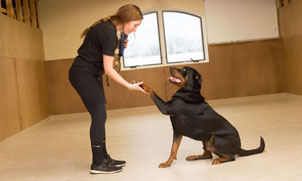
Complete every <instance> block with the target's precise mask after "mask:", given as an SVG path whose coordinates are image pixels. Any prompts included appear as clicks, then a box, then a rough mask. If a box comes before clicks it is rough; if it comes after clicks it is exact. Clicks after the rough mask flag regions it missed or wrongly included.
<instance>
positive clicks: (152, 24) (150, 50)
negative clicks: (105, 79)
mask: <svg viewBox="0 0 302 181" xmlns="http://www.w3.org/2000/svg"><path fill="white" fill-rule="evenodd" d="M128 39H129V41H128V42H129V43H128V45H127V48H126V49H125V52H124V67H133V66H142V65H155V64H161V58H160V48H159V36H158V24H157V14H156V13H150V14H146V15H144V20H143V21H142V24H141V25H140V26H139V27H138V28H137V31H136V32H135V33H131V34H130V35H129V37H128Z"/></svg>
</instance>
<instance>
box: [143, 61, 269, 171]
mask: <svg viewBox="0 0 302 181" xmlns="http://www.w3.org/2000/svg"><path fill="white" fill-rule="evenodd" d="M170 73H171V75H172V77H170V78H169V81H170V82H171V83H172V84H175V85H177V86H178V87H179V89H178V90H177V91H176V93H175V94H174V95H173V97H172V99H171V100H170V101H168V102H164V101H163V100H162V99H161V98H160V97H159V96H158V95H157V94H156V93H154V92H153V91H152V90H151V89H150V88H149V87H148V86H146V85H145V84H143V85H142V86H141V87H142V88H143V89H144V90H145V91H146V92H147V93H148V94H149V95H150V96H151V97H152V100H153V101H154V103H155V104H156V106H157V107H158V109H159V110H160V111H161V112H162V113H163V114H166V115H170V119H171V122H172V127H173V132H174V135H173V145H172V150H171V154H170V157H169V159H168V160H167V161H166V162H164V163H161V164H160V165H159V167H161V168H162V167H169V166H170V165H171V163H172V162H173V160H174V159H176V154H177V151H178V148H179V145H180V142H181V139H182V136H187V137H189V138H192V139H194V140H198V141H202V143H203V146H204V147H203V149H204V153H203V154H202V155H192V156H188V157H187V158H186V160H189V161H190V160H199V159H208V158H212V153H214V154H216V155H217V156H218V157H219V158H217V159H215V160H213V162H212V164H213V165H215V164H220V163H224V162H228V161H234V160H235V155H239V156H248V155H253V154H257V153H261V152H263V150H264V148H265V143H264V140H263V138H262V137H261V140H260V146H259V147H258V148H256V149H252V150H244V149H242V148H241V143H240V138H239V134H238V131H237V130H236V129H235V128H234V127H233V126H232V125H231V123H230V122H228V121H227V120H226V119H225V118H224V117H222V116H221V115H220V114H218V113H217V112H215V111H214V110H213V108H212V107H211V106H210V105H209V104H208V103H207V102H205V99H204V97H203V96H202V95H201V94H200V90H201V82H202V78H201V75H200V74H199V73H198V72H197V71H196V70H195V69H193V68H191V67H184V68H183V69H177V68H173V67H171V68H170Z"/></svg>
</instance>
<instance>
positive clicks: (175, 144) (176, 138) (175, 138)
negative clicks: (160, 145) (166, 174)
mask: <svg viewBox="0 0 302 181" xmlns="http://www.w3.org/2000/svg"><path fill="white" fill-rule="evenodd" d="M181 139H182V136H181V135H176V134H175V133H174V135H173V144H172V149H171V154H170V157H169V159H168V160H167V161H166V162H164V163H161V164H160V165H159V168H166V167H170V166H171V164H172V162H173V160H174V159H176V155H177V151H178V148H179V145H180V142H181Z"/></svg>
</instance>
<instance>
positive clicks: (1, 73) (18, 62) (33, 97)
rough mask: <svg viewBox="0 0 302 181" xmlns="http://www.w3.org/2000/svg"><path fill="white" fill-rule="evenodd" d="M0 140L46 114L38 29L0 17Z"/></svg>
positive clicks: (45, 82) (43, 72) (42, 59)
mask: <svg viewBox="0 0 302 181" xmlns="http://www.w3.org/2000/svg"><path fill="white" fill-rule="evenodd" d="M0 27H1V28H0V100H1V104H0V141H1V140H4V139H5V138H7V137H9V136H11V135H13V134H15V133H17V132H19V131H21V130H23V129H25V128H27V127H29V126H31V125H33V124H35V123H37V122H39V121H41V120H42V119H44V118H45V117H47V116H48V115H49V106H48V95H47V79H46V73H45V61H44V51H43V38H42V32H41V30H38V29H36V28H32V27H30V26H28V25H26V24H24V23H21V22H18V21H16V20H12V19H11V18H9V17H7V16H5V15H3V14H0Z"/></svg>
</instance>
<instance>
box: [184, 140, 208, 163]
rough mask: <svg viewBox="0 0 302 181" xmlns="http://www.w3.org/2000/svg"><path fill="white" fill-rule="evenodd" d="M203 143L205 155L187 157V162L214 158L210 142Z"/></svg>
mask: <svg viewBox="0 0 302 181" xmlns="http://www.w3.org/2000/svg"><path fill="white" fill-rule="evenodd" d="M202 143H203V150H204V152H203V154H202V155H191V156H187V158H186V160H187V161H193V160H203V159H209V158H213V156H212V153H211V151H209V150H208V149H209V147H210V141H203V142H202Z"/></svg>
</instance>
